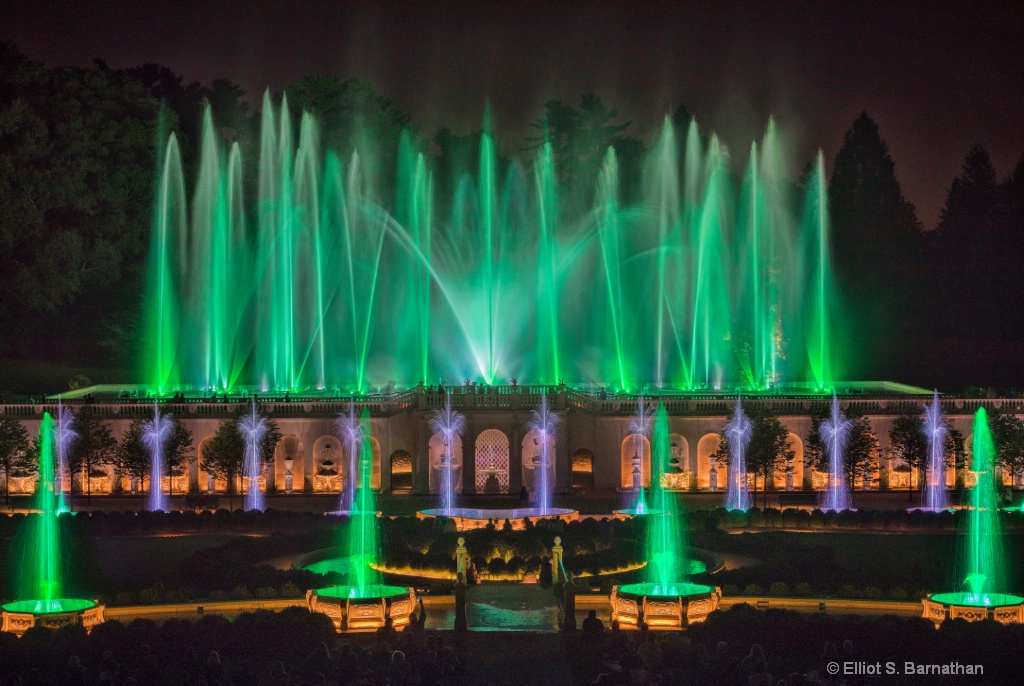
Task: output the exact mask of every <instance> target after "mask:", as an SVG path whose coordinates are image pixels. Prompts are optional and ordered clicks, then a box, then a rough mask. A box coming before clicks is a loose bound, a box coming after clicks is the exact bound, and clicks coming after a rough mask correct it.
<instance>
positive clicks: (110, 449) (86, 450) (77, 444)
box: [68, 405, 117, 503]
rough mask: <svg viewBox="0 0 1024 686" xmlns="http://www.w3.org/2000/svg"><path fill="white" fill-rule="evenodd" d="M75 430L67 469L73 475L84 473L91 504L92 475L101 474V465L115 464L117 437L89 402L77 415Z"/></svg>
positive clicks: (83, 476)
mask: <svg viewBox="0 0 1024 686" xmlns="http://www.w3.org/2000/svg"><path fill="white" fill-rule="evenodd" d="M75 432H76V433H78V438H76V439H75V441H74V442H73V443H72V444H71V447H70V449H69V450H68V470H69V471H70V472H71V474H75V473H78V474H81V475H82V478H84V479H85V490H86V494H87V498H88V502H90V503H91V502H92V477H93V475H94V474H98V471H99V468H100V467H104V466H106V465H110V464H113V463H114V460H115V458H116V450H117V439H115V438H114V436H113V434H112V433H111V432H110V427H109V426H107V423H106V422H105V421H103V418H102V417H100V416H99V415H98V414H97V413H96V410H95V409H94V408H93V407H91V406H89V405H85V406H84V407H82V409H81V410H79V411H78V414H77V415H76V416H75ZM72 483H73V482H72Z"/></svg>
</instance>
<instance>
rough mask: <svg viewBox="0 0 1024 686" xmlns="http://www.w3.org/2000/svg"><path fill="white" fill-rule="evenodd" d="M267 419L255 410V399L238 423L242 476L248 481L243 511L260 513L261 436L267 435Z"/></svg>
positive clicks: (262, 506)
mask: <svg viewBox="0 0 1024 686" xmlns="http://www.w3.org/2000/svg"><path fill="white" fill-rule="evenodd" d="M267 429H268V425H267V418H266V417H264V416H263V415H261V414H260V413H259V411H258V410H257V409H256V399H255V398H253V400H252V412H250V413H249V414H247V415H246V416H244V417H242V418H241V419H240V420H239V421H238V431H239V433H241V434H242V439H243V440H244V441H245V460H244V462H243V463H242V476H243V477H247V478H248V479H249V488H248V490H246V492H245V504H244V509H245V511H246V512H248V511H250V510H259V511H260V512H262V511H263V510H264V509H265V507H264V505H263V491H262V490H261V489H260V476H262V474H263V446H262V441H263V436H264V434H266V433H267Z"/></svg>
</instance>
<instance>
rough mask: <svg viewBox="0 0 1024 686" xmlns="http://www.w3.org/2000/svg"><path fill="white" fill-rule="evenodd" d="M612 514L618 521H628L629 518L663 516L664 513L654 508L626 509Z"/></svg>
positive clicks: (614, 511)
mask: <svg viewBox="0 0 1024 686" xmlns="http://www.w3.org/2000/svg"><path fill="white" fill-rule="evenodd" d="M612 514H614V515H615V516H616V517H618V518H619V519H629V518H630V517H652V516H654V515H660V514H665V511H664V510H659V509H658V508H655V507H644V508H636V507H627V508H625V509H623V510H613V511H612Z"/></svg>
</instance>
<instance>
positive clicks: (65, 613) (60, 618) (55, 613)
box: [0, 598, 106, 636]
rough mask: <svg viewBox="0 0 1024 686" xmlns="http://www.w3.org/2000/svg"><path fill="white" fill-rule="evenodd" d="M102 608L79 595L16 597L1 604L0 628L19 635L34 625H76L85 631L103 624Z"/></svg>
mask: <svg viewBox="0 0 1024 686" xmlns="http://www.w3.org/2000/svg"><path fill="white" fill-rule="evenodd" d="M105 609H106V608H105V607H104V606H103V605H100V604H99V603H97V602H95V601H93V600H85V599H82V598H54V599H52V600H17V601H15V602H13V603H7V604H6V605H3V606H2V612H0V615H2V624H0V631H5V632H8V633H12V634H15V635H17V636H20V635H22V634H23V633H25V632H26V631H28V630H29V629H31V628H32V627H34V626H41V627H45V628H47V629H59V628H61V627H62V626H70V625H78V624H80V625H81V626H83V627H84V628H85V630H86V631H87V632H88V631H92V629H93V627H95V626H96V625H97V624H102V623H103V621H104V617H103V613H104V610H105Z"/></svg>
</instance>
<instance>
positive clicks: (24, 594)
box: [18, 412, 64, 609]
mask: <svg viewBox="0 0 1024 686" xmlns="http://www.w3.org/2000/svg"><path fill="white" fill-rule="evenodd" d="M53 432H54V421H53V417H51V416H50V413H49V412H46V413H44V414H43V421H42V423H41V424H40V426H39V481H38V485H37V486H36V494H35V508H36V510H38V512H39V514H33V515H30V516H29V517H28V519H27V521H26V534H27V535H26V537H25V539H24V541H25V554H24V556H23V559H22V567H21V571H20V575H19V577H18V597H19V598H22V599H25V600H33V601H41V602H42V603H43V608H47V609H48V608H51V606H53V604H54V603H55V602H57V601H59V599H60V598H61V597H62V592H63V590H64V573H63V572H64V570H63V557H62V550H63V548H62V545H61V530H60V522H59V521H58V518H57V511H56V507H57V494H56V490H57V486H56V484H55V480H54V475H55V470H56V462H55V459H54V458H55V453H54V436H53Z"/></svg>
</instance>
